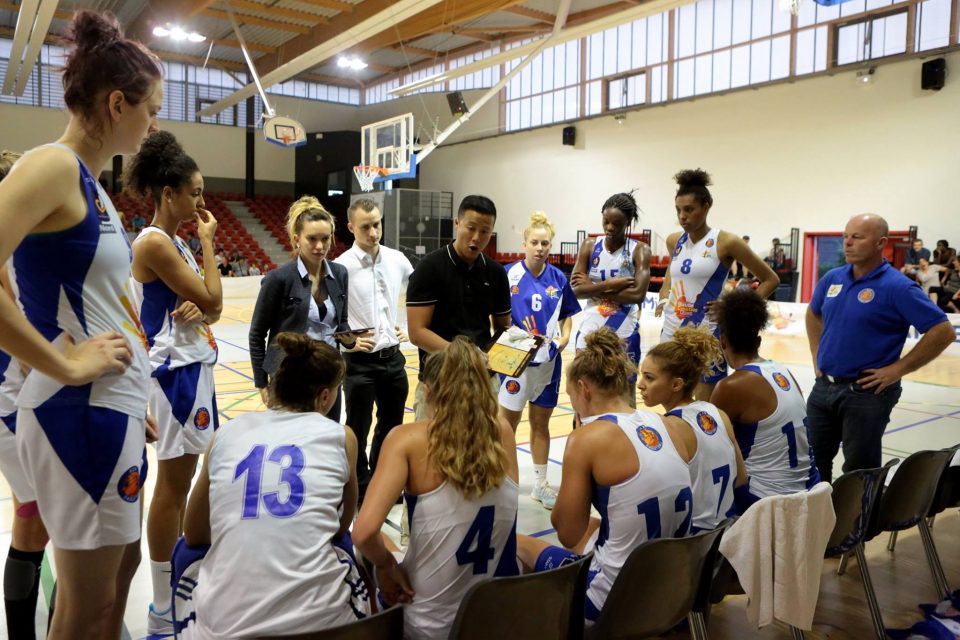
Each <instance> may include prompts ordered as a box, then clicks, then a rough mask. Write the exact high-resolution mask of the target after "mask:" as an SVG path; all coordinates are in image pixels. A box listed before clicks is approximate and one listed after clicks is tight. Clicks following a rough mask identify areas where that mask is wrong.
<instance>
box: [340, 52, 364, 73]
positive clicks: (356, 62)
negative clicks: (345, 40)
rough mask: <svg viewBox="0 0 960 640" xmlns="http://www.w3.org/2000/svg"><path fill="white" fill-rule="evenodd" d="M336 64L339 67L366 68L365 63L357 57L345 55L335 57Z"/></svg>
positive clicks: (355, 69)
mask: <svg viewBox="0 0 960 640" xmlns="http://www.w3.org/2000/svg"><path fill="white" fill-rule="evenodd" d="M337 66H338V67H340V68H341V69H353V70H354V71H360V70H361V69H366V68H367V63H366V62H364V61H363V60H361V59H360V58H357V57H353V58H348V57H347V56H340V57H339V58H337Z"/></svg>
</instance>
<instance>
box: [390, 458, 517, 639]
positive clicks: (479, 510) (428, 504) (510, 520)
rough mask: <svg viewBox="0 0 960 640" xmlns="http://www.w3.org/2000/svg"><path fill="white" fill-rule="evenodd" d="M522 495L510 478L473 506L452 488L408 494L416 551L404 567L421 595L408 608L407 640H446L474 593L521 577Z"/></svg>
mask: <svg viewBox="0 0 960 640" xmlns="http://www.w3.org/2000/svg"><path fill="white" fill-rule="evenodd" d="M519 494H520V488H519V487H518V486H517V483H516V482H514V481H513V480H512V479H511V478H509V477H508V476H504V477H503V481H502V482H501V483H500V486H499V487H497V488H495V489H491V490H489V491H487V492H486V493H485V494H484V495H483V496H481V497H480V498H476V499H471V500H467V499H466V498H464V497H463V495H462V494H461V493H460V492H459V491H457V490H456V489H455V488H454V486H453V485H452V484H450V483H449V482H444V483H443V484H442V485H440V486H439V487H437V488H436V489H434V490H433V491H430V492H429V493H424V494H421V495H419V496H412V495H409V494H406V493H405V494H404V498H405V499H406V502H407V517H408V518H409V523H410V546H409V547H407V553H406V555H405V556H404V558H403V567H404V569H405V570H406V572H407V575H408V576H409V577H410V585H411V586H412V587H413V591H414V593H416V595H415V596H414V598H413V602H411V603H410V604H408V605H405V607H404V612H403V614H404V615H403V622H404V627H405V634H404V637H406V638H413V639H417V640H419V639H425V638H430V639H434V638H446V637H447V636H448V635H449V634H450V626H451V625H452V624H453V619H454V618H455V617H456V615H457V609H458V608H459V607H460V603H461V602H462V601H463V597H464V596H465V595H466V593H467V591H468V590H469V589H470V587H472V586H473V585H474V584H477V583H478V582H481V581H483V580H486V579H488V578H494V577H501V576H515V575H518V574H519V568H518V566H517V502H518V500H519Z"/></svg>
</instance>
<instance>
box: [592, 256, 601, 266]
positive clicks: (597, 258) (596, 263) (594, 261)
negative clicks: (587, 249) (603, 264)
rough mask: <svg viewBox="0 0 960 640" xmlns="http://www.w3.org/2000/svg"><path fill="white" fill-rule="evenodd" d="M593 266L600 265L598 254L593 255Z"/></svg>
mask: <svg viewBox="0 0 960 640" xmlns="http://www.w3.org/2000/svg"><path fill="white" fill-rule="evenodd" d="M593 266H595V267H598V266H600V256H593Z"/></svg>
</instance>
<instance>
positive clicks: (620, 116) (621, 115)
mask: <svg viewBox="0 0 960 640" xmlns="http://www.w3.org/2000/svg"><path fill="white" fill-rule="evenodd" d="M613 119H614V120H616V121H617V124H618V125H620V126H621V127H622V126H623V123H624V122H626V121H627V114H625V113H618V114H617V115H615V116H613Z"/></svg>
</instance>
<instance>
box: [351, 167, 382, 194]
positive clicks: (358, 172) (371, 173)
mask: <svg viewBox="0 0 960 640" xmlns="http://www.w3.org/2000/svg"><path fill="white" fill-rule="evenodd" d="M353 173H354V175H355V176H357V182H359V183H360V188H361V189H362V190H364V191H373V182H374V180H376V179H377V178H378V177H379V176H385V175H387V170H386V169H384V168H383V167H376V166H372V165H364V164H360V165H357V166H355V167H354V168H353Z"/></svg>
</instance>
